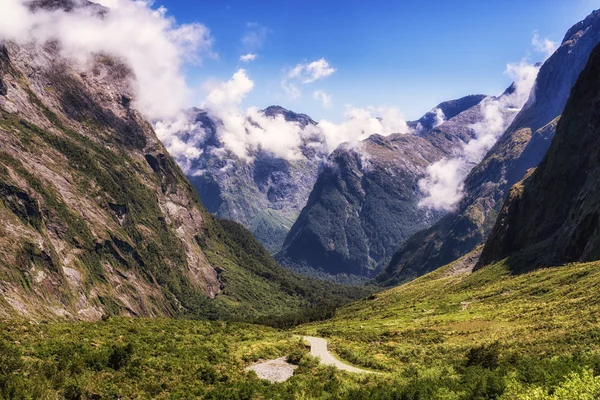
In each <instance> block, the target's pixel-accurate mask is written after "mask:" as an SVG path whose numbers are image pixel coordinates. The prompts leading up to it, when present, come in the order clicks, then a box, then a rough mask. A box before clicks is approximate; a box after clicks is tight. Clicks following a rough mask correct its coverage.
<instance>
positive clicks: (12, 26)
mask: <svg viewBox="0 0 600 400" xmlns="http://www.w3.org/2000/svg"><path fill="white" fill-rule="evenodd" d="M98 3H100V4H102V5H104V6H107V7H110V10H109V11H108V12H107V13H106V14H105V15H104V16H100V15H98V14H97V13H94V12H93V10H90V9H89V8H79V9H75V10H72V11H71V12H68V13H67V12H64V11H62V10H56V11H47V10H38V11H37V12H35V13H33V12H31V11H30V10H29V8H28V6H27V2H26V1H25V0H2V1H1V2H0V39H8V40H14V41H16V42H20V43H23V42H30V41H36V42H40V43H43V42H45V41H47V40H51V39H57V40H58V41H59V42H60V43H61V48H62V53H63V55H64V56H67V57H69V58H71V59H73V61H77V62H81V63H84V62H86V61H88V60H90V59H91V56H93V55H95V54H99V53H104V54H109V55H112V56H115V57H117V58H119V59H121V60H122V61H124V62H125V63H126V64H127V65H128V66H129V67H130V68H131V69H132V71H133V73H134V75H135V83H134V88H135V90H136V98H135V99H134V106H135V107H137V108H138V109H140V111H142V112H143V113H144V114H145V115H146V116H147V117H149V118H151V119H154V118H166V117H171V116H173V115H175V114H176V113H177V112H179V110H181V109H182V108H185V107H188V106H189V102H190V97H191V91H190V89H189V88H188V87H187V85H186V82H185V77H184V75H183V73H182V71H181V68H182V65H183V64H184V63H185V62H195V63H198V62H200V61H201V57H202V56H203V55H212V53H211V48H212V44H213V40H212V38H211V36H210V32H209V30H208V28H206V27H205V26H203V25H200V24H186V25H178V24H177V23H176V21H175V20H174V19H173V18H171V17H169V16H167V14H166V9H164V8H159V9H152V8H151V2H150V1H133V0H99V1H98Z"/></svg>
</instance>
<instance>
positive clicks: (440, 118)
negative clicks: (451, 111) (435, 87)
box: [432, 107, 446, 128]
mask: <svg viewBox="0 0 600 400" xmlns="http://www.w3.org/2000/svg"><path fill="white" fill-rule="evenodd" d="M433 114H434V116H435V120H434V121H433V126H432V127H433V128H437V127H438V126H440V125H441V124H443V123H444V121H446V115H444V111H443V110H442V109H441V108H439V107H436V108H435V109H434V110H433Z"/></svg>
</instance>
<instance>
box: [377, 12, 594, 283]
mask: <svg viewBox="0 0 600 400" xmlns="http://www.w3.org/2000/svg"><path fill="white" fill-rule="evenodd" d="M598 42H600V12H599V11H595V12H593V13H592V14H590V15H589V16H588V17H587V18H586V19H585V20H583V21H582V22H580V23H578V24H576V25H575V26H573V28H571V29H570V30H569V31H568V32H567V34H566V36H565V38H564V40H563V42H562V44H561V46H560V47H559V48H558V49H557V50H556V52H555V53H554V54H553V55H552V56H551V57H550V58H549V59H548V60H547V61H546V62H545V63H544V64H543V65H542V67H541V68H540V71H539V74H538V77H537V80H536V83H535V86H534V90H533V92H532V95H531V97H530V100H529V102H528V104H527V105H526V106H525V107H524V108H523V110H522V111H521V112H520V113H519V114H518V115H517V116H516V118H515V119H514V121H513V123H512V124H511V126H510V127H509V128H508V129H507V131H506V132H505V134H504V135H503V136H502V137H501V138H500V139H499V140H498V142H497V143H496V145H495V146H494V147H493V148H492V149H491V150H490V151H489V153H488V154H487V156H486V157H485V158H484V160H483V161H482V162H481V163H480V164H479V165H477V166H476V167H475V168H474V169H473V170H472V171H471V173H470V174H469V176H468V177H467V179H466V181H465V184H464V192H465V196H464V198H463V200H462V201H461V203H460V204H459V206H458V207H457V211H455V212H452V213H450V214H448V215H446V216H445V217H444V218H442V219H441V220H440V221H439V222H437V223H436V224H435V225H433V226H432V227H430V228H428V229H426V230H423V231H421V232H418V233H416V234H415V235H414V236H413V237H411V238H410V239H408V240H407V241H406V242H405V243H403V244H402V245H401V246H400V249H399V250H398V252H397V253H396V254H395V255H394V257H393V259H392V261H391V262H390V264H389V265H388V266H387V267H386V268H385V269H384V271H383V272H382V274H381V275H380V276H379V277H378V278H377V280H378V282H380V283H381V284H383V285H395V284H398V283H400V282H402V281H406V280H408V279H412V278H414V277H416V276H419V275H422V274H425V273H427V272H429V271H432V270H434V269H436V268H439V267H441V266H443V265H446V264H448V263H450V262H452V261H454V260H456V259H458V258H459V257H461V256H462V255H464V254H467V253H469V252H470V251H472V250H473V249H474V248H475V247H477V246H478V245H481V244H483V243H484V241H485V239H486V238H487V235H488V233H489V232H490V229H491V228H492V227H493V225H494V223H495V221H496V217H497V215H498V212H499V211H500V209H501V207H502V204H503V201H504V199H505V196H506V195H507V193H508V191H509V189H510V187H511V186H512V185H514V184H515V183H516V182H518V181H520V180H521V179H522V178H523V176H524V175H525V173H526V172H527V170H529V169H530V168H532V167H535V166H537V165H538V164H539V162H540V161H541V160H542V157H543V156H544V155H545V154H546V151H547V150H548V147H549V146H550V143H551V142H552V138H553V137H554V133H555V129H556V124H557V122H558V119H559V117H560V115H561V113H562V111H563V109H564V107H565V104H566V102H567V99H568V96H569V93H570V92H571V88H572V87H573V85H574V84H575V82H576V80H577V77H578V76H579V73H580V72H581V71H582V70H583V68H584V66H585V64H586V62H587V60H588V58H589V55H590V53H591V51H592V49H593V48H594V47H595V46H596V44H597V43H598Z"/></svg>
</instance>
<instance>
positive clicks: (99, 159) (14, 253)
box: [0, 1, 364, 320]
mask: <svg viewBox="0 0 600 400" xmlns="http://www.w3.org/2000/svg"><path fill="white" fill-rule="evenodd" d="M56 3H57V2H56V1H50V2H49V4H51V5H54V4H56ZM59 3H60V2H59ZM67 3H69V2H67ZM40 4H41V5H39V6H40V7H44V4H45V3H44V2H41V3H40ZM69 4H70V3H69ZM77 4H78V5H77V6H85V3H81V4H80V3H77ZM59 6H60V4H59ZM104 12H108V11H106V10H104ZM59 49H60V43H58V42H56V41H50V42H47V43H40V44H34V43H29V44H17V43H13V42H5V43H1V44H0V220H1V221H2V224H1V225H0V277H1V278H0V315H1V316H2V317H14V316H20V317H27V318H31V319H38V320H39V319H47V318H51V319H54V318H68V319H82V320H94V319H98V318H100V317H101V316H103V315H116V314H119V315H128V316H146V317H150V316H182V315H183V316H191V317H211V318H214V317H223V318H238V319H239V318H246V319H248V318H256V317H258V316H261V315H271V314H278V315H283V314H297V313H301V312H303V310H306V309H308V308H311V307H316V306H318V305H327V307H329V306H332V305H335V304H338V303H339V302H340V301H347V300H348V299H350V298H354V297H355V296H358V295H360V294H364V293H363V292H361V293H358V292H353V289H349V288H345V287H344V288H341V287H337V286H333V285H331V284H329V283H323V282H317V281H313V280H310V279H307V278H304V277H299V276H296V275H294V274H292V273H290V272H289V271H287V270H285V269H283V268H281V267H280V266H279V265H277V264H276V263H275V261H274V260H273V258H272V257H270V255H269V254H268V253H267V252H266V250H265V249H264V248H263V247H262V246H261V245H260V244H259V243H258V242H256V240H255V239H254V238H253V237H252V235H251V234H250V233H249V232H248V231H247V230H246V229H245V228H243V227H241V226H240V225H238V224H236V223H234V222H230V221H224V220H219V219H217V218H215V217H213V216H212V215H211V214H210V213H208V212H207V211H206V209H205V208H204V207H203V206H202V204H201V202H200V200H199V199H198V196H197V194H196V192H195V190H194V188H193V187H192V185H191V184H190V183H189V181H188V180H187V179H186V178H185V176H184V175H183V173H182V171H181V170H180V169H179V167H178V166H177V165H176V163H175V162H174V160H173V159H172V158H171V157H170V156H169V154H168V153H167V152H166V150H165V148H164V147H163V145H162V144H161V142H160V141H159V140H158V139H157V137H156V135H155V133H154V131H153V129H152V127H151V125H150V124H149V123H148V122H147V121H146V120H145V119H144V118H143V117H142V116H141V115H140V114H139V113H138V111H136V109H135V108H134V106H133V105H134V104H135V97H134V95H133V93H132V86H133V85H132V80H133V79H134V77H133V76H132V72H131V70H130V69H129V68H128V67H127V66H126V65H124V64H122V63H121V62H119V61H118V60H116V59H114V58H111V57H110V56H108V55H106V54H103V55H97V56H94V57H93V59H91V60H90V63H89V64H84V65H82V64H79V63H76V62H74V61H72V60H70V59H66V58H63V57H62V56H60V53H59ZM357 291H359V290H358V289H357ZM359 292H360V291H359ZM357 293H358V294H357ZM353 296H354V297H353Z"/></svg>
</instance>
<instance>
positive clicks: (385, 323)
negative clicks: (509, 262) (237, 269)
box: [0, 263, 600, 400]
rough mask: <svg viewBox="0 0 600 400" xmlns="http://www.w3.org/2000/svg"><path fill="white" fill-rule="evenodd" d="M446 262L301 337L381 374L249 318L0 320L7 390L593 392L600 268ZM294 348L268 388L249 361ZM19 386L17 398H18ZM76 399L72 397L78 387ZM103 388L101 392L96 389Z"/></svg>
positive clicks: (598, 357)
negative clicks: (335, 362) (333, 361)
mask: <svg viewBox="0 0 600 400" xmlns="http://www.w3.org/2000/svg"><path fill="white" fill-rule="evenodd" d="M451 269H452V266H448V267H445V268H442V269H441V270H438V271H436V272H434V273H432V274H429V275H426V276H424V277H422V278H420V279H417V280H416V281H414V282H412V283H410V284H407V285H405V286H402V287H399V288H395V289H392V290H389V291H387V292H382V293H379V294H376V295H374V296H371V298H370V299H366V300H362V301H359V302H357V303H354V304H352V305H350V306H347V307H344V308H342V309H340V310H338V313H337V315H336V316H335V317H334V318H333V319H331V320H329V321H325V322H321V323H314V324H310V325H304V326H302V327H300V328H297V329H296V332H297V333H310V334H315V335H321V336H325V337H327V338H328V339H329V340H330V342H331V348H332V349H333V350H334V351H335V352H336V353H337V354H338V356H339V357H340V358H341V359H343V360H345V361H349V362H351V363H354V364H357V365H361V366H365V367H369V368H372V369H376V370H379V371H381V372H383V373H382V374H377V375H352V374H347V373H344V372H341V371H337V370H335V369H333V368H331V367H328V368H325V367H321V366H318V365H317V363H316V361H315V360H314V359H311V358H310V357H309V356H307V354H306V353H307V349H306V348H304V347H303V346H302V345H301V344H300V343H299V341H298V340H297V339H294V338H293V337H292V336H291V334H290V332H286V331H278V330H274V329H271V328H266V327H261V326H258V325H248V324H241V323H225V322H206V321H204V322H203V321H183V320H179V321H178V320H164V319H155V320H145V319H121V318H117V319H110V320H109V321H104V322H103V321H100V322H96V323H78V324H68V323H53V324H46V325H45V324H41V325H35V324H30V323H26V322H25V323H22V322H19V321H10V322H4V323H2V322H0V350H1V351H0V371H1V372H2V373H0V398H2V396H4V397H9V394H10V393H13V394H15V395H16V397H27V396H30V397H34V398H43V396H46V397H55V396H56V395H57V394H58V395H61V396H65V397H66V398H78V397H77V396H75V395H76V394H78V393H79V394H82V396H83V397H82V398H105V397H110V396H113V397H115V396H117V395H118V396H120V397H121V398H207V399H211V398H214V399H261V398H263V399H346V398H350V399H465V400H466V399H494V398H500V399H511V400H512V399H565V400H567V399H574V398H577V399H590V400H591V399H596V398H598V397H599V396H600V376H598V375H599V374H600V351H599V350H600V348H599V346H600V340H599V339H600V326H599V324H598V315H600V306H599V303H600V301H599V300H598V297H597V293H596V292H597V290H596V288H597V287H598V286H600V263H590V264H578V265H569V266H566V267H560V268H554V269H545V270H538V271H536V272H532V273H529V274H526V275H519V276H511V275H509V274H508V272H507V268H506V267H505V265H503V264H501V263H500V264H496V265H493V266H490V267H487V268H485V269H482V270H481V271H478V272H476V273H474V274H462V275H456V276H445V274H446V273H447V272H448V271H450V270H451ZM285 355H288V356H292V358H294V359H296V360H299V364H300V368H299V369H298V370H297V373H296V374H295V375H294V377H292V378H291V379H290V380H288V381H287V382H285V383H282V384H268V383H266V382H263V381H260V380H258V379H257V378H256V377H255V376H254V375H253V373H247V372H245V371H244V368H245V367H246V366H247V365H249V364H250V363H252V362H254V361H256V360H258V359H271V358H276V357H280V356H285ZM11 391H12V392H11ZM73 394H75V395H73ZM93 395H98V396H99V397H93Z"/></svg>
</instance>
